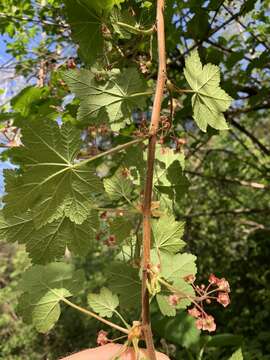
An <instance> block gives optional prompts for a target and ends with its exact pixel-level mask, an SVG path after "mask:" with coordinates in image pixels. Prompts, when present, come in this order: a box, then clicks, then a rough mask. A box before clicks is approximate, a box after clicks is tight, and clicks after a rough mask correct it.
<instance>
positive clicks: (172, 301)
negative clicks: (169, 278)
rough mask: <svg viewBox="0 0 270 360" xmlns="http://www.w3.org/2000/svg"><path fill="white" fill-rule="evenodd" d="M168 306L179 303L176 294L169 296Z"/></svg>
mask: <svg viewBox="0 0 270 360" xmlns="http://www.w3.org/2000/svg"><path fill="white" fill-rule="evenodd" d="M168 301H169V304H170V305H172V306H176V305H177V304H178V301H179V296H178V295H176V294H173V295H170V296H169V298H168Z"/></svg>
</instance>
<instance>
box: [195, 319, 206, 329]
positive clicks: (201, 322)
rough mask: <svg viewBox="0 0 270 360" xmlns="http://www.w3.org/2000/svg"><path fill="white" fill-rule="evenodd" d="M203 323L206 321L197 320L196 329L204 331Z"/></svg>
mask: <svg viewBox="0 0 270 360" xmlns="http://www.w3.org/2000/svg"><path fill="white" fill-rule="evenodd" d="M203 322H204V320H203V319H202V318H199V319H198V320H196V323H195V325H196V328H197V329H198V330H202V328H203Z"/></svg>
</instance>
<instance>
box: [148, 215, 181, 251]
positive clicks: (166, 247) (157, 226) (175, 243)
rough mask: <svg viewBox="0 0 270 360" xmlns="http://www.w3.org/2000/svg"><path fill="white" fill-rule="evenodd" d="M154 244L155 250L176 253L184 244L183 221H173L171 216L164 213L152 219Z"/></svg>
mask: <svg viewBox="0 0 270 360" xmlns="http://www.w3.org/2000/svg"><path fill="white" fill-rule="evenodd" d="M152 231H153V235H154V246H155V248H156V249H157V250H161V251H166V252H169V253H176V252H177V251H179V250H181V249H182V248H183V247H184V246H185V242H184V241H183V240H182V239H181V238H182V236H183V235H184V222H178V221H175V219H174V217H173V216H168V215H164V216H161V217H160V218H159V219H158V220H152Z"/></svg>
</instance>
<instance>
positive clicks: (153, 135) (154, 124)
mask: <svg viewBox="0 0 270 360" xmlns="http://www.w3.org/2000/svg"><path fill="white" fill-rule="evenodd" d="M164 5H165V0H157V39H158V58H159V67H158V79H157V86H156V92H155V98H154V104H153V111H152V118H151V124H150V130H149V133H150V139H149V144H148V157H147V170H146V183H145V189H144V202H143V259H142V328H143V333H144V338H145V342H146V346H147V350H148V356H149V359H150V360H156V355H155V347H154V343H153V336H152V330H151V319H150V305H149V292H148V289H147V285H146V284H147V281H148V280H150V279H149V271H148V270H149V266H150V262H151V259H150V249H151V202H152V190H153V172H154V160H155V150H156V141H157V131H158V127H159V120H160V111H161V104H162V99H163V93H164V87H165V83H166V50H165V31H164Z"/></svg>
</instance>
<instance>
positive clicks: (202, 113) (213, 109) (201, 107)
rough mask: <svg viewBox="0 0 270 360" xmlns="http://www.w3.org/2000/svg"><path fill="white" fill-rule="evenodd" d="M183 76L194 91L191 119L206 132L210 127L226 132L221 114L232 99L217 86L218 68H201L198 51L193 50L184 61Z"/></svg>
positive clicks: (210, 66) (209, 66)
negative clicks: (208, 126)
mask: <svg viewBox="0 0 270 360" xmlns="http://www.w3.org/2000/svg"><path fill="white" fill-rule="evenodd" d="M184 75H185V78H186V80H187V82H188V83H189V85H190V87H191V89H192V90H193V91H194V95H193V96H192V108H193V117H194V120H195V121H196V123H197V125H198V126H199V128H200V129H201V130H202V131H206V129H207V125H210V126H211V127H213V128H214V129H217V130H227V129H228V125H227V123H226V120H225V117H224V115H223V112H224V111H226V110H227V109H228V108H229V106H230V105H231V102H232V100H233V99H232V98H231V97H230V96H229V95H228V94H227V93H226V92H225V91H224V90H222V89H221V88H220V86H219V83H220V70H219V67H218V66H216V65H212V64H207V65H204V66H202V63H201V61H200V57H199V53H198V51H197V50H193V51H192V52H191V54H190V55H189V56H188V57H187V59H186V62H185V69H184Z"/></svg>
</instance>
